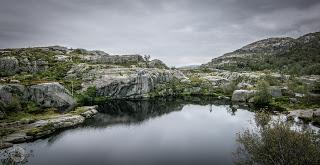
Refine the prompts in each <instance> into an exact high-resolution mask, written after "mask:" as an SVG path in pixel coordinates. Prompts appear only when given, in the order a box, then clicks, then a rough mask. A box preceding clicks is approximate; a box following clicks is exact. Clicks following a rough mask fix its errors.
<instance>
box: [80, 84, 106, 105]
mask: <svg viewBox="0 0 320 165" xmlns="http://www.w3.org/2000/svg"><path fill="white" fill-rule="evenodd" d="M107 100H108V98H107V97H104V96H99V95H97V89H96V87H89V88H88V89H87V90H86V91H85V92H83V93H81V94H79V95H78V96H77V102H78V103H79V104H80V105H94V104H102V103H104V102H106V101H107Z"/></svg>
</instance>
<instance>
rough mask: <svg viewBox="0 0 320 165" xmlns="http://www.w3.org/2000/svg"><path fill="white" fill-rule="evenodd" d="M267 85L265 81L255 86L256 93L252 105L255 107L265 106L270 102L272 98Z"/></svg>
mask: <svg viewBox="0 0 320 165" xmlns="http://www.w3.org/2000/svg"><path fill="white" fill-rule="evenodd" d="M269 87H270V85H269V83H268V82H266V81H263V80H261V81H259V82H258V85H257V92H256V93H255V94H254V97H253V103H254V104H255V105H256V106H267V105H269V104H270V102H271V100H272V96H271V94H270V91H269Z"/></svg>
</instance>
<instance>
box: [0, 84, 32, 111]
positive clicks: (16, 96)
mask: <svg viewBox="0 0 320 165" xmlns="http://www.w3.org/2000/svg"><path fill="white" fill-rule="evenodd" d="M27 99H28V91H27V88H26V87H25V86H24V85H19V84H6V85H0V104H2V106H3V107H4V108H5V107H8V106H10V105H12V104H15V102H17V101H21V100H27Z"/></svg>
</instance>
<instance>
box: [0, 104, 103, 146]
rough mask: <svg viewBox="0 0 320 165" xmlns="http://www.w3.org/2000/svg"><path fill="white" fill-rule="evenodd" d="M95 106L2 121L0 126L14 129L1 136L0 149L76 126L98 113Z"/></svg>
mask: <svg viewBox="0 0 320 165" xmlns="http://www.w3.org/2000/svg"><path fill="white" fill-rule="evenodd" d="M96 108H97V106H84V107H78V108H77V109H76V110H75V111H74V112H73V113H67V114H61V115H57V116H54V117H51V118H48V119H44V120H37V121H25V122H12V123H2V124H1V128H6V129H9V128H10V129H16V130H17V131H16V132H13V133H10V134H8V135H6V136H4V137H2V141H1V143H0V149H3V148H8V147H11V146H12V145H13V144H15V143H23V142H26V141H33V140H36V139H39V138H41V137H44V136H47V135H50V134H52V133H54V132H56V131H59V130H62V129H66V128H70V127H73V126H77V125H79V124H81V123H83V122H84V121H85V120H86V119H89V118H92V117H93V116H94V115H95V114H97V113H98V111H97V110H96Z"/></svg>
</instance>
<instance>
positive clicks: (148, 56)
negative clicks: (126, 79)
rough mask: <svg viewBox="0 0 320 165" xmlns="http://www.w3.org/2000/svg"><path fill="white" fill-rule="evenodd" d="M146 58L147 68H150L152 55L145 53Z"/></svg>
mask: <svg viewBox="0 0 320 165" xmlns="http://www.w3.org/2000/svg"><path fill="white" fill-rule="evenodd" d="M143 58H144V60H145V62H146V66H147V68H149V62H150V55H144V57H143Z"/></svg>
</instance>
